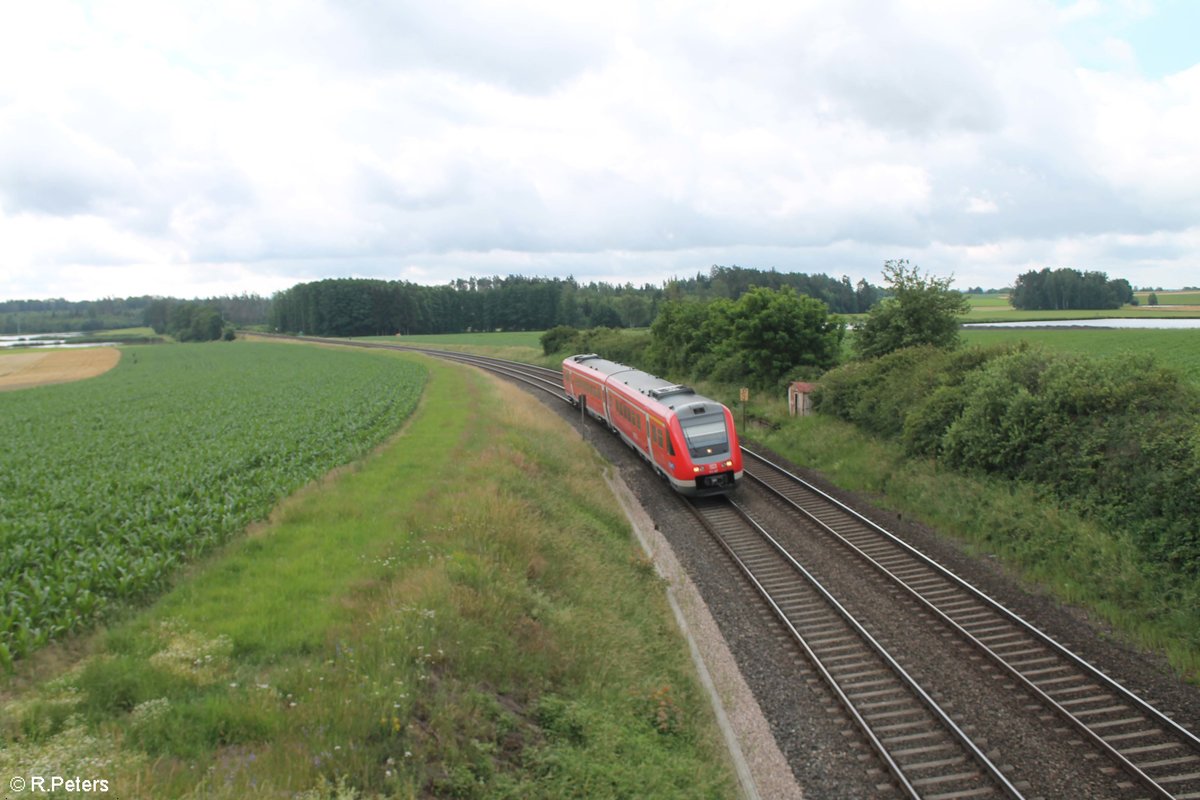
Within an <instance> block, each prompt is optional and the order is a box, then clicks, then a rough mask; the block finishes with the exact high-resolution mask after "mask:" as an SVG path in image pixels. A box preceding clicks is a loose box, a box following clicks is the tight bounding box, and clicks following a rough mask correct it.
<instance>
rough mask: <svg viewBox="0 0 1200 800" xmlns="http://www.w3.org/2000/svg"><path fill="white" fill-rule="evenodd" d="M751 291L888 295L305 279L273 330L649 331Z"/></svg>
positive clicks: (769, 280)
mask: <svg viewBox="0 0 1200 800" xmlns="http://www.w3.org/2000/svg"><path fill="white" fill-rule="evenodd" d="M752 286H759V287H764V288H770V289H778V288H782V287H784V286H791V287H792V288H794V289H796V291H798V292H800V293H801V294H806V295H809V296H810V297H814V298H816V299H818V300H821V301H822V302H824V303H825V304H826V305H828V306H829V309H830V310H831V311H832V312H834V313H841V314H854V313H860V312H865V311H866V310H867V309H868V308H870V307H871V305H873V304H874V303H875V301H876V300H878V299H879V297H880V296H881V290H880V289H879V288H877V287H874V286H871V285H870V284H869V283H867V282H866V281H859V283H858V285H857V286H854V285H851V283H850V279H849V278H842V279H840V280H837V279H834V278H830V277H829V276H827V275H803V274H799V273H780V272H775V271H765V270H759V269H746V268H743V267H736V266H734V267H722V266H714V267H712V268H711V269H710V270H709V271H708V273H707V274H704V273H700V274H697V275H696V276H695V277H694V278H688V279H685V280H672V281H668V282H667V283H666V284H665V285H663V286H654V285H651V284H644V285H642V286H640V287H635V286H633V285H632V284H629V283H627V284H625V285H624V286H612V285H610V284H606V283H589V284H579V283H577V282H576V281H575V280H573V279H571V278H567V279H561V278H526V277H523V276H520V275H512V276H509V277H506V278H498V277H497V278H471V279H470V280H457V281H454V282H453V283H450V284H447V285H444V286H420V285H418V284H414V283H408V282H405V281H383V280H369V279H358V278H340V279H329V280H322V281H315V282H312V283H302V284H298V285H296V286H293V287H292V288H290V289H287V290H285V291H282V292H279V293H278V294H276V295H275V297H274V300H273V302H272V304H271V313H270V321H269V324H270V327H271V328H273V329H275V330H279V331H286V332H291V333H296V332H301V331H302V332H304V333H313V334H318V335H324V336H370V335H385V334H395V333H400V334H420V333H451V332H462V331H492V330H506V331H517V330H525V331H532V330H547V329H549V328H553V327H555V326H557V325H570V326H573V327H576V328H591V327H610V328H642V327H646V326H648V325H649V324H650V323H651V322H653V321H654V318H655V316H656V315H657V314H658V308H659V306H660V305H661V304H662V303H663V302H665V301H667V300H681V299H691V298H694V299H698V300H707V299H713V298H718V297H724V298H728V299H731V300H736V299H737V298H739V297H741V296H742V294H744V293H745V292H746V291H747V290H749V289H750V288H751V287H752Z"/></svg>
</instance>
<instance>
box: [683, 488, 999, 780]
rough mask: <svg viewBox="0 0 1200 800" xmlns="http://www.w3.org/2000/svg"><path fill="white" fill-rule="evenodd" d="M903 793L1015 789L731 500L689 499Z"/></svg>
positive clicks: (933, 702) (701, 519)
mask: <svg viewBox="0 0 1200 800" xmlns="http://www.w3.org/2000/svg"><path fill="white" fill-rule="evenodd" d="M690 507H691V508H692V510H693V511H694V512H695V514H696V516H697V518H698V519H699V520H700V522H701V524H702V525H703V526H704V527H705V528H706V529H707V530H708V531H709V532H710V533H711V534H712V536H713V537H714V538H715V539H716V540H717V541H718V542H719V543H720V545H721V546H722V547H723V548H724V549H725V551H726V552H727V553H728V554H729V556H730V558H731V559H732V560H733V562H734V563H735V564H736V565H737V566H738V568H739V569H740V570H741V571H742V573H743V574H744V575H745V576H746V578H747V580H749V582H750V583H751V585H753V586H754V588H755V589H756V590H757V591H758V593H759V595H760V596H761V597H762V599H763V601H764V602H765V603H767V605H768V606H769V607H770V609H771V610H772V611H773V612H774V613H775V615H776V617H777V618H778V619H779V621H780V623H781V624H782V625H783V626H784V628H785V629H786V630H787V631H788V633H789V634H790V635H791V636H792V638H793V639H794V641H795V642H796V643H797V644H798V645H799V646H800V648H801V649H802V650H803V651H804V653H805V655H806V656H807V658H808V660H809V662H810V663H811V664H812V665H813V666H814V667H815V668H816V670H817V672H818V673H819V674H820V675H821V677H822V679H823V680H824V681H825V683H826V685H827V686H828V687H829V688H830V690H831V691H832V692H833V694H834V696H835V697H836V698H837V699H838V701H839V703H840V704H841V705H842V707H843V708H844V710H845V711H846V713H847V715H848V716H849V717H850V718H851V719H852V720H853V721H854V723H855V724H856V725H857V726H858V728H859V730H860V731H861V732H862V734H863V736H864V737H865V739H866V741H867V742H868V743H869V744H870V746H871V747H872V748H873V749H874V751H875V753H876V755H878V757H879V758H880V760H882V761H883V763H884V764H885V765H886V766H887V768H888V770H889V771H890V772H891V774H892V777H893V779H894V780H895V782H896V785H897V788H898V789H899V790H900V791H901V792H902V793H903V794H904V795H905V796H907V797H913V798H919V797H925V798H945V800H950V798H968V797H1012V798H1019V797H1021V796H1022V795H1021V793H1020V792H1019V791H1018V790H1017V789H1016V787H1014V786H1013V785H1012V784H1011V783H1010V782H1009V781H1008V779H1007V778H1006V777H1005V776H1004V774H1003V773H1002V772H1001V770H1000V769H999V768H998V767H997V766H996V765H995V764H993V763H992V762H991V760H989V759H988V757H987V756H986V755H985V754H984V752H983V750H982V749H981V748H980V747H979V746H978V745H977V744H975V742H973V741H972V740H971V738H970V737H969V736H968V735H967V734H966V733H965V732H964V731H963V730H962V729H961V728H959V726H958V725H957V724H955V722H954V721H953V719H951V717H950V715H949V714H948V713H946V711H944V710H943V709H942V708H941V707H940V706H938V704H937V703H936V702H935V701H934V700H933V698H932V697H930V696H929V695H928V694H927V693H926V692H925V691H924V690H923V689H922V688H921V687H920V685H918V683H917V682H916V681H915V680H913V678H911V677H910V676H909V675H908V673H907V672H905V670H904V668H903V667H901V666H900V664H899V663H898V662H896V660H895V659H893V658H892V657H891V655H889V654H888V652H887V651H886V650H885V649H884V647H883V646H882V645H881V644H880V643H879V642H878V641H876V640H875V639H874V638H873V637H872V636H871V635H870V633H868V632H867V630H866V629H865V628H864V627H863V626H862V625H861V624H860V623H859V622H858V621H857V620H856V619H855V618H854V617H853V616H851V615H850V614H849V613H848V612H847V611H846V610H845V609H844V608H843V607H842V606H841V604H840V603H838V601H837V600H836V599H835V598H834V596H833V595H832V594H831V593H830V592H829V591H828V590H826V588H825V587H824V586H822V585H821V584H820V582H819V581H818V580H817V579H816V578H815V577H813V575H811V574H810V573H809V572H808V570H806V569H805V568H804V567H803V566H802V565H801V564H800V563H799V562H797V561H796V560H795V559H794V558H792V556H791V555H790V554H789V553H788V552H787V550H786V549H785V548H784V547H783V546H782V545H781V544H780V543H779V542H778V541H776V540H775V539H774V538H773V537H772V536H771V534H770V533H768V532H767V531H766V530H765V529H764V528H762V527H761V526H760V525H758V524H757V523H756V522H754V520H752V519H751V518H750V517H749V516H748V515H747V514H746V513H745V512H743V511H742V509H741V508H740V507H739V506H738V505H737V503H736V502H734V501H732V500H728V499H725V500H708V501H700V502H695V503H693V504H691V506H690Z"/></svg>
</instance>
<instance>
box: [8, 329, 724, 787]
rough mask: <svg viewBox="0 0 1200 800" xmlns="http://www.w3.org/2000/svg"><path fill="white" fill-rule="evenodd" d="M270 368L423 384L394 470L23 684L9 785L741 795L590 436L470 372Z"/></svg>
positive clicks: (383, 459)
mask: <svg viewBox="0 0 1200 800" xmlns="http://www.w3.org/2000/svg"><path fill="white" fill-rule="evenodd" d="M200 347H202V348H208V347H211V348H214V350H217V349H223V348H224V347H225V346H224V345H201V346H200ZM262 347H265V348H270V349H271V351H272V353H274V354H275V355H274V357H276V358H282V359H289V360H290V359H292V358H296V359H299V361H295V362H293V363H295V364H297V365H299V364H302V363H307V364H308V365H310V366H313V367H316V368H317V369H318V371H321V372H323V371H325V370H336V369H337V367H336V365H335V362H336V361H338V360H341V359H349V360H350V361H351V362H355V363H356V362H358V361H359V360H360V359H363V358H365V359H368V360H374V361H377V362H379V363H380V364H386V365H389V366H391V367H393V368H395V367H399V366H401V365H402V364H404V363H407V362H410V361H412V362H420V363H422V364H424V365H425V366H426V368H427V369H428V371H429V379H428V381H427V383H426V384H425V394H424V396H423V398H422V401H421V403H420V405H419V406H418V409H417V411H416V412H415V413H414V414H413V415H412V417H411V419H410V421H409V422H408V424H407V425H406V426H405V427H404V428H403V430H402V431H401V432H400V433H399V434H398V435H396V436H395V437H394V438H392V439H391V440H390V441H389V442H388V443H387V444H386V445H384V446H382V447H379V448H376V449H375V450H374V451H373V452H371V453H370V454H369V455H367V456H366V457H364V458H362V459H360V460H358V461H356V462H355V464H354V466H353V467H352V468H349V469H345V470H339V471H338V472H337V473H336V474H334V475H331V476H329V477H327V478H326V479H324V480H322V481H320V482H319V483H317V484H313V485H311V486H309V487H307V488H306V489H305V490H303V491H301V492H299V493H296V494H294V495H292V496H291V497H289V498H287V499H286V500H284V501H283V502H282V503H281V504H280V505H279V506H278V507H277V508H276V510H275V512H274V513H273V514H272V516H271V519H270V521H269V522H268V523H266V524H264V525H263V526H262V527H261V528H258V529H256V530H254V531H253V532H252V534H251V535H248V536H242V537H236V538H234V539H232V540H231V541H230V542H229V543H227V544H226V545H224V546H223V547H221V548H218V549H217V550H216V551H215V552H213V553H211V554H210V555H209V556H207V557H205V558H203V559H201V560H200V561H199V562H198V563H197V564H195V565H194V566H193V567H192V568H191V569H189V570H188V571H187V574H186V575H184V576H183V577H182V579H180V580H179V581H177V583H176V585H175V586H174V587H173V588H171V589H170V590H169V591H168V592H167V593H166V594H165V595H163V596H162V597H161V599H159V600H158V601H157V602H155V603H153V604H152V605H150V606H149V607H148V608H146V609H145V610H144V611H142V612H139V613H137V614H132V615H128V616H126V617H124V618H122V619H120V620H117V621H115V622H114V623H112V624H110V626H109V627H108V629H107V630H105V631H104V632H102V633H101V634H99V635H97V636H96V637H93V641H91V642H90V643H89V644H88V646H87V647H86V648H83V650H84V651H85V655H84V657H82V658H80V659H72V658H68V657H64V656H62V655H60V656H58V657H57V658H55V656H54V654H53V653H47V652H46V651H43V652H41V653H38V654H35V655H34V656H33V657H31V659H30V660H29V661H27V662H22V663H19V664H18V673H19V674H18V682H17V684H16V686H17V688H16V690H13V691H9V692H7V693H5V692H3V691H0V774H4V775H10V776H11V775H40V774H44V775H55V774H57V775H80V776H91V777H96V778H104V779H106V780H108V781H109V783H110V787H111V788H110V791H112V792H113V794H114V795H118V796H120V797H123V798H158V797H184V796H186V797H209V798H243V797H260V796H284V797H293V798H298V799H299V800H327V799H328V798H345V799H349V798H353V799H354V800H367V798H382V797H455V798H570V797H579V798H583V797H587V798H625V797H659V798H668V799H669V798H689V799H690V798H714V800H716V799H717V798H730V797H733V796H735V794H736V789H735V783H734V781H733V779H732V771H731V769H730V767H729V766H728V759H727V756H726V755H725V752H724V750H723V747H722V744H721V739H720V736H719V735H718V734H717V732H716V729H715V726H714V723H713V719H712V711H711V709H710V708H709V706H708V704H707V699H706V697H705V695H704V693H703V691H702V690H701V689H700V688H699V687H698V685H697V683H696V680H695V676H694V672H693V668H692V665H691V663H690V660H689V656H688V649H687V645H686V643H685V642H684V641H683V639H682V638H681V637H680V635H679V633H678V631H677V629H676V628H675V625H674V620H673V617H672V614H671V611H670V609H669V607H668V603H667V598H666V595H665V592H664V586H663V582H662V580H661V578H659V577H658V575H657V573H656V572H655V570H654V567H653V565H652V563H651V562H650V561H649V560H648V559H647V558H646V557H645V556H644V555H643V554H642V553H641V551H640V550H639V549H638V547H637V545H636V544H635V543H634V541H633V539H632V537H631V535H630V530H629V524H628V522H627V521H626V520H625V518H624V517H623V515H622V514H621V512H620V510H619V509H618V508H617V506H616V504H615V503H614V502H613V497H612V494H611V492H610V491H609V489H608V488H607V486H606V485H605V483H604V482H603V481H602V480H598V476H599V475H601V474H602V473H603V472H604V470H605V469H607V467H606V465H605V464H604V463H603V462H602V461H601V460H600V459H599V457H598V456H597V455H596V454H595V453H594V451H592V450H591V449H590V448H589V447H588V445H587V444H586V443H585V442H584V441H583V440H582V439H581V438H580V437H578V436H576V435H574V434H573V433H572V432H571V431H570V429H569V428H568V427H567V426H566V425H564V424H563V423H562V422H561V420H559V419H558V418H557V416H555V415H553V414H547V413H545V407H544V406H543V405H542V404H541V403H539V402H538V401H537V400H535V399H533V398H531V397H530V396H529V395H527V394H525V393H524V392H522V391H521V390H519V389H516V388H514V387H512V386H509V385H507V384H504V383H502V382H500V381H499V380H497V379H494V378H491V377H487V376H484V375H482V374H481V373H479V372H477V371H475V370H468V369H465V368H462V367H458V366H454V365H449V364H443V363H438V362H429V361H427V360H426V359H424V358H422V357H419V356H410V355H402V356H397V355H395V354H389V355H383V354H373V355H363V354H356V353H355V351H353V350H349V349H338V350H332V349H322V348H316V347H302V346H294V345H262ZM172 349H174V348H172ZM284 351H297V353H295V354H294V355H293V354H290V353H289V352H284ZM318 356H319V358H317V357H318ZM326 358H328V359H332V360H330V361H326V360H325V359H326ZM310 359H317V360H310ZM410 366H411V365H410ZM305 375H306V377H308V378H312V377H314V376H313V375H312V373H311V372H307V371H306V372H305ZM330 391H332V392H333V393H335V394H336V393H337V392H336V391H335V390H332V389H331V390H330ZM52 649H53V648H50V650H52ZM64 662H65V663H64ZM47 676H50V677H49V679H47ZM22 686H23V688H22ZM3 688H4V687H3V686H0V689H3ZM6 694H7V697H5V695H6ZM5 700H7V702H4V701H5Z"/></svg>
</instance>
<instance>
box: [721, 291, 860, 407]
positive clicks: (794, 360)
mask: <svg viewBox="0 0 1200 800" xmlns="http://www.w3.org/2000/svg"><path fill="white" fill-rule="evenodd" d="M845 332H846V328H845V325H844V324H843V323H842V321H841V320H840V319H839V318H838V317H836V316H833V315H831V314H830V313H829V307H828V306H827V305H825V303H823V302H821V301H820V300H817V299H815V298H812V297H808V296H806V295H802V294H797V293H796V290H795V289H793V288H791V287H790V286H787V287H784V288H783V289H780V290H778V291H773V290H771V289H758V288H755V289H751V290H750V291H748V292H746V293H745V294H743V295H742V296H741V297H740V298H738V301H737V303H736V304H735V305H734V309H733V333H734V341H735V343H736V346H737V349H738V353H739V358H740V360H741V361H742V362H743V363H744V364H745V366H746V370H747V373H748V374H747V377H748V378H749V379H750V380H751V381H752V382H754V383H756V384H758V385H760V386H773V385H776V384H778V383H779V382H780V381H782V380H785V379H787V378H795V377H797V373H799V372H824V371H825V370H827V369H830V368H831V367H833V366H834V365H836V364H837V361H838V355H839V353H840V351H841V349H842V337H843V336H844V335H845Z"/></svg>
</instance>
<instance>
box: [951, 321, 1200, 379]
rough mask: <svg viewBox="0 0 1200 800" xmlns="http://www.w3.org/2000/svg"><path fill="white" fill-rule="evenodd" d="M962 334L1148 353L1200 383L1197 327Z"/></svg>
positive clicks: (1099, 351) (986, 340)
mask: <svg viewBox="0 0 1200 800" xmlns="http://www.w3.org/2000/svg"><path fill="white" fill-rule="evenodd" d="M962 337H963V340H964V341H965V342H966V343H967V344H970V345H979V346H984V347H986V346H989V345H993V344H1000V343H1003V342H1019V341H1025V342H1030V343H1031V344H1035V345H1037V346H1039V347H1045V348H1048V349H1055V350H1069V351H1072V352H1078V353H1089V354H1092V355H1102V356H1120V355H1122V354H1138V355H1146V354H1151V355H1153V356H1154V357H1155V358H1156V359H1157V360H1158V363H1160V364H1162V365H1163V366H1165V367H1169V368H1171V369H1174V370H1177V371H1179V372H1180V373H1182V374H1183V375H1184V376H1186V377H1187V379H1188V380H1189V381H1191V382H1192V383H1195V384H1200V329H1191V330H1154V329H1138V330H1131V329H1124V330H1119V329H1115V328H1096V329H1084V328H1060V329H1048V328H1041V329H1034V328H995V329H991V330H980V329H979V328H970V329H965V330H963V331H962Z"/></svg>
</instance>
